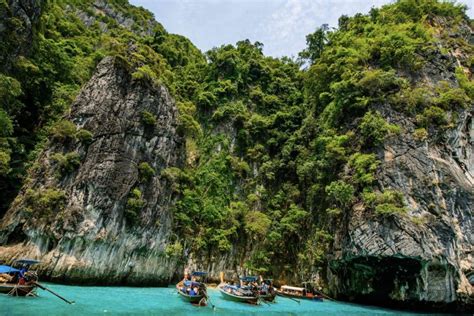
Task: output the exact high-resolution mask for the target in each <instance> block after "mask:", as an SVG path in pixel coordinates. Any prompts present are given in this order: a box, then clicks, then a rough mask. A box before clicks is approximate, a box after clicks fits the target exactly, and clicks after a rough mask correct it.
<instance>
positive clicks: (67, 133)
mask: <svg viewBox="0 0 474 316" xmlns="http://www.w3.org/2000/svg"><path fill="white" fill-rule="evenodd" d="M75 135H76V125H74V123H73V122H71V121H68V120H61V121H59V122H57V123H56V124H55V125H54V126H53V127H52V128H51V137H53V138H54V139H56V140H58V141H66V140H68V139H73V138H74V137H75Z"/></svg>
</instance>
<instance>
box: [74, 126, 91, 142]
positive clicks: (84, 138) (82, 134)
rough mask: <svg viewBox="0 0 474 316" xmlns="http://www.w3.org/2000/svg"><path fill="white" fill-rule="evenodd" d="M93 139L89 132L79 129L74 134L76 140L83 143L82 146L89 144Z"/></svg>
mask: <svg viewBox="0 0 474 316" xmlns="http://www.w3.org/2000/svg"><path fill="white" fill-rule="evenodd" d="M93 137H94V134H92V133H91V132H90V131H88V130H86V129H84V128H81V129H80V130H79V131H78V132H77V133H76V138H77V139H78V140H79V141H80V142H82V143H84V144H86V145H87V144H90V143H91V142H92V138H93Z"/></svg>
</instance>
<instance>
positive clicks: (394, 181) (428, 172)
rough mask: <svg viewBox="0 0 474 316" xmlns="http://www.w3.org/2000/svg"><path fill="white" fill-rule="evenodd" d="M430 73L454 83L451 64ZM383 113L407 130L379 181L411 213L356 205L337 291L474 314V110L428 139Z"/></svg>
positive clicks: (335, 274)
mask: <svg viewBox="0 0 474 316" xmlns="http://www.w3.org/2000/svg"><path fill="white" fill-rule="evenodd" d="M451 62H452V61H451ZM446 64H448V66H449V64H450V61H446ZM427 68H428V69H425V72H424V73H425V74H426V77H425V78H422V79H421V80H426V81H427V82H429V81H436V80H451V81H452V82H454V81H453V74H452V71H450V69H449V67H448V69H446V68H444V71H441V72H440V70H439V68H437V69H436V70H434V69H431V67H430V65H428V67H427ZM452 68H454V67H452ZM441 69H443V68H441ZM430 70H431V71H430ZM430 72H431V73H438V75H437V77H433V76H432V75H429V73H430ZM378 110H379V111H381V113H382V114H383V115H384V116H385V117H386V118H387V119H388V120H389V121H391V122H393V123H396V124H398V125H399V126H402V127H403V132H402V134H401V135H399V136H397V137H394V138H391V139H390V140H388V141H386V143H385V144H384V147H383V148H381V149H380V150H379V153H378V155H379V159H380V160H381V162H382V163H381V166H380V168H379V173H378V176H377V178H378V184H379V186H380V188H382V189H392V190H397V191H399V192H401V193H403V196H404V198H405V203H406V206H407V209H408V213H409V214H408V216H389V217H383V218H381V217H376V216H373V215H371V214H370V213H368V212H367V211H365V210H364V209H363V208H361V207H359V208H358V207H357V206H356V207H355V208H354V210H353V212H352V214H351V215H350V216H349V217H348V218H346V224H345V225H344V227H343V230H340V232H339V235H338V238H340V239H338V242H339V243H340V247H339V249H338V250H337V251H336V252H335V258H334V260H333V261H332V263H331V267H330V269H329V273H328V279H329V283H330V288H331V289H332V291H333V293H334V294H335V295H337V296H338V297H341V298H345V299H349V300H356V301H359V302H364V301H365V302H369V303H377V304H385V305H388V304H394V305H395V306H400V304H402V303H401V302H403V304H405V306H408V304H413V305H416V306H420V305H425V304H426V306H427V307H428V306H429V307H433V306H439V307H440V308H443V307H445V308H449V309H451V310H453V309H456V308H457V309H459V310H466V309H467V310H469V309H472V306H473V304H474V288H473V286H472V285H471V284H470V283H469V280H468V278H469V277H470V275H472V274H473V271H474V258H473V256H472V253H473V251H474V247H473V245H474V234H473V231H474V227H473V224H474V221H473V217H472V215H473V209H474V169H473V168H474V156H473V143H474V125H473V113H474V106H473V105H471V107H470V108H468V109H465V110H461V111H459V112H458V113H456V115H457V116H458V118H457V123H456V126H455V127H454V128H452V129H450V130H449V131H447V132H446V133H440V134H438V135H437V137H434V138H432V139H431V140H426V141H420V140H416V139H415V138H414V137H413V132H414V130H415V125H414V122H413V119H410V118H408V117H406V116H404V115H401V114H400V113H397V112H396V111H395V110H393V109H391V108H390V107H388V106H381V107H380V108H379V109H378Z"/></svg>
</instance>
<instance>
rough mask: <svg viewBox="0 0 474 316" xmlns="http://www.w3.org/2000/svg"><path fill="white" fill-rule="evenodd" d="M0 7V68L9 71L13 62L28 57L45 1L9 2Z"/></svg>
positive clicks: (15, 0)
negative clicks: (34, 30)
mask: <svg viewBox="0 0 474 316" xmlns="http://www.w3.org/2000/svg"><path fill="white" fill-rule="evenodd" d="M6 4H8V6H5V5H0V42H1V43H2V46H3V47H2V49H0V53H1V54H0V68H3V70H4V71H8V70H9V66H10V63H11V61H12V60H13V59H14V58H16V57H18V56H19V55H26V54H27V53H28V52H29V50H30V48H31V45H30V44H31V42H32V40H33V33H34V32H33V29H34V27H35V25H36V23H37V22H38V20H39V17H40V15H41V10H42V7H43V4H44V0H9V1H7V3H6Z"/></svg>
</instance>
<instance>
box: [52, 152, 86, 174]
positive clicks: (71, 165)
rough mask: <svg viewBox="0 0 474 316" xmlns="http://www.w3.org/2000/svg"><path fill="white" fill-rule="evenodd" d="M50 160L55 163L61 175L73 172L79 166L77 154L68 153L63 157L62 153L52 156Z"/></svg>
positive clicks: (79, 158)
mask: <svg viewBox="0 0 474 316" xmlns="http://www.w3.org/2000/svg"><path fill="white" fill-rule="evenodd" d="M51 159H52V160H53V161H55V162H57V164H58V167H59V172H60V174H61V175H66V174H68V173H71V172H73V171H74V170H76V169H77V167H79V165H80V164H81V157H80V156H79V154H78V153H77V152H70V153H67V154H65V155H63V154H62V153H56V154H54V155H53V156H52V157H51Z"/></svg>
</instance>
